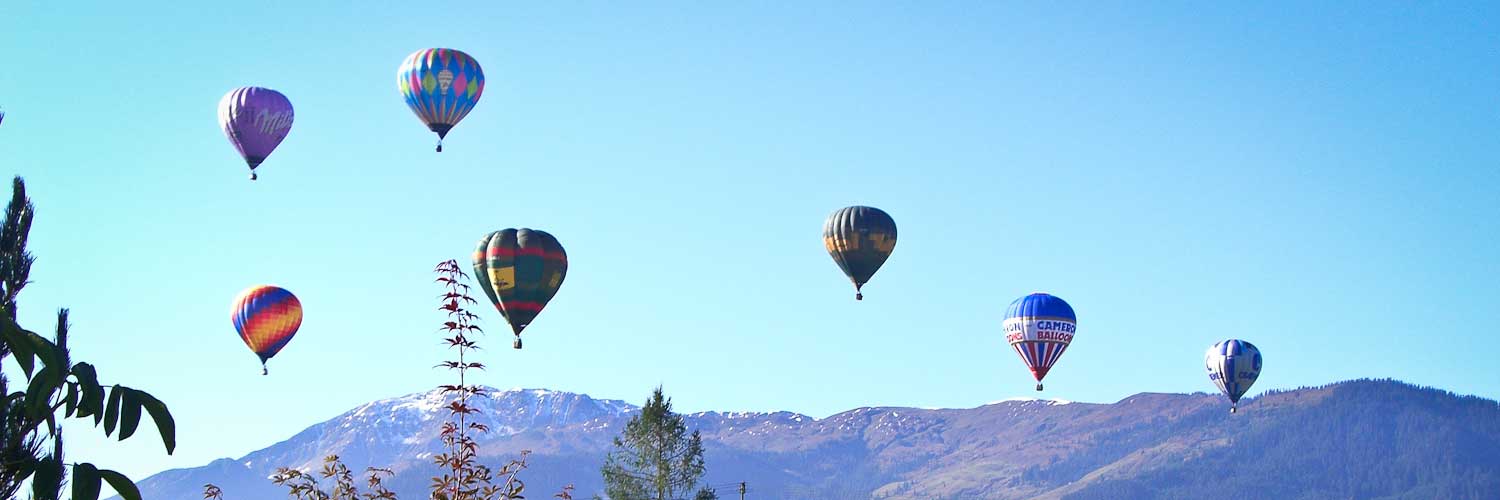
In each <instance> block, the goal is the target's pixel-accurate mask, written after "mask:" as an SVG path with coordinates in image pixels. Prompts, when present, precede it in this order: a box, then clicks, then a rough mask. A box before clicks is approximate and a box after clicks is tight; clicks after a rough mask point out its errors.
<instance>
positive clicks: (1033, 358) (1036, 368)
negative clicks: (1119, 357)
mask: <svg viewBox="0 0 1500 500" xmlns="http://www.w3.org/2000/svg"><path fill="white" fill-rule="evenodd" d="M1004 328H1005V340H1006V341H1007V342H1010V346H1011V347H1012V348H1014V349H1015V350H1016V354H1020V355H1021V361H1023V362H1025V363H1026V367H1027V368H1030V369H1031V375H1032V376H1033V377H1036V390H1038V391H1040V390H1042V378H1043V377H1046V376H1047V371H1048V370H1051V369H1052V365H1053V364H1055V363H1057V359H1058V358H1060V357H1062V353H1063V351H1065V350H1067V349H1068V344H1071V343H1073V333H1074V332H1075V331H1076V330H1077V329H1078V317H1077V316H1075V315H1074V314H1073V306H1070V305H1068V303H1067V302H1064V301H1063V299H1061V298H1058V297H1055V296H1052V295H1048V294H1045V293H1042V292H1037V293H1033V294H1031V295H1027V296H1025V297H1021V298H1019V299H1016V300H1015V302H1011V303H1010V307H1008V308H1006V309H1005V323H1004Z"/></svg>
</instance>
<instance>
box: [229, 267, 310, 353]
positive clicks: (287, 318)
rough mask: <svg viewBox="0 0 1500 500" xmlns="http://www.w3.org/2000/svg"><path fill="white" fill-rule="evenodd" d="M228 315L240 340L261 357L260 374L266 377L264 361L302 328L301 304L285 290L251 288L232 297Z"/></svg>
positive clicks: (265, 286) (284, 345)
mask: <svg viewBox="0 0 1500 500" xmlns="http://www.w3.org/2000/svg"><path fill="white" fill-rule="evenodd" d="M229 315H230V320H232V321H234V329H235V330H236V331H238V332H239V333H240V340H244V341H245V345H247V346H250V351H252V352H254V353H255V355H256V356H260V366H261V371H260V373H261V375H265V374H267V373H269V372H268V370H266V360H269V359H271V356H275V355H276V353H277V352H280V351H281V348H282V347H286V343H287V342H290V341H291V340H292V336H293V335H296V334H297V327H300V326H302V303H301V302H300V301H298V300H297V296H295V295H292V292H288V291H286V289H284V288H281V287H275V286H270V285H259V286H252V287H250V288H246V289H245V291H243V292H240V296H239V297H235V299H234V307H232V308H231V309H230V310H229Z"/></svg>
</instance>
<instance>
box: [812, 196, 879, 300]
mask: <svg viewBox="0 0 1500 500" xmlns="http://www.w3.org/2000/svg"><path fill="white" fill-rule="evenodd" d="M823 246H824V247H825V248H827V249H828V255H830V256H832V257H833V261H834V262H835V263H837V264H838V265H839V269H843V270H844V274H845V275H847V276H849V281H852V282H854V298H855V300H862V299H864V294H863V293H862V292H861V291H860V290H861V288H863V287H864V286H865V283H868V282H869V281H870V278H871V277H873V276H874V275H875V271H878V270H880V266H881V265H883V264H885V260H886V259H888V258H890V256H891V252H892V251H894V250H895V249H896V221H895V220H892V219H891V216H890V215H889V214H887V213H885V212H884V211H882V210H880V209H878V208H874V207H864V206H852V207H845V208H841V209H838V210H837V211H835V212H833V214H832V215H829V216H828V220H826V221H824V222H823Z"/></svg>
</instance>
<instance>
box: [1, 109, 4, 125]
mask: <svg viewBox="0 0 1500 500" xmlns="http://www.w3.org/2000/svg"><path fill="white" fill-rule="evenodd" d="M0 123H5V110H3V109H0Z"/></svg>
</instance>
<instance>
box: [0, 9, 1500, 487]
mask: <svg viewBox="0 0 1500 500" xmlns="http://www.w3.org/2000/svg"><path fill="white" fill-rule="evenodd" d="M427 47H453V48H459V49H462V50H465V51H467V52H469V53H470V54H472V55H473V56H474V57H476V58H477V59H478V60H479V61H480V62H481V64H483V66H484V69H485V73H486V77H487V82H488V88H487V89H486V90H485V94H484V97H483V99H482V101H481V102H480V103H479V105H478V107H477V108H476V109H475V110H474V112H473V113H472V114H470V115H469V117H468V118H467V119H466V120H465V121H464V122H463V123H462V124H460V125H459V126H458V127H457V128H456V129H455V131H454V132H453V133H452V134H451V135H450V136H449V140H448V141H447V148H446V151H445V152H444V153H442V154H434V153H433V152H432V143H433V142H434V141H433V139H434V138H433V137H432V135H431V134H430V133H428V132H427V131H426V129H425V128H424V127H422V126H421V125H420V124H419V123H418V121H417V119H416V118H415V117H414V116H413V115H412V113H411V112H410V111H408V110H407V108H406V106H405V105H404V103H403V102H402V100H401V98H400V96H399V95H398V94H397V91H396V83H395V73H396V68H397V66H398V65H399V64H400V62H401V60H402V58H404V57H405V56H406V55H407V54H409V53H411V52H413V51H415V50H418V49H421V48H427ZM0 53H4V54H5V55H6V64H5V69H4V70H0V106H3V108H4V109H5V111H6V112H7V113H8V115H9V116H8V117H7V118H6V120H5V122H4V124H3V125H0V165H3V167H4V169H3V172H0V173H3V174H5V175H11V174H19V175H22V176H25V178H26V180H27V183H28V186H29V187H30V191H31V193H32V195H33V197H34V199H35V200H36V204H37V219H36V226H35V230H34V231H33V233H32V246H31V247H32V250H33V251H34V252H35V253H36V254H37V255H38V256H39V260H38V262H37V264H36V268H35V271H34V273H33V279H34V280H35V283H34V284H33V285H31V286H30V287H28V288H27V289H26V291H25V293H24V294H23V295H22V297H21V310H20V311H21V318H22V320H23V324H25V325H27V326H28V327H30V328H32V329H36V330H39V331H45V330H48V329H50V328H51V315H52V314H53V311H54V310H55V309H56V308H58V307H70V308H72V310H73V315H74V316H73V317H74V329H73V332H74V337H73V339H74V343H75V349H74V351H75V355H76V356H77V357H78V358H79V359H84V360H89V361H92V362H94V363H96V364H97V365H98V366H99V367H100V370H101V373H102V376H103V377H104V378H105V380H106V381H107V382H110V383H123V384H127V385H131V386H134V387H138V388H143V389H146V390H148V391H150V392H152V393H154V394H156V395H157V396H159V397H160V398H161V399H163V400H164V401H166V402H167V403H168V404H169V405H170V406H171V409H172V411H173V414H174V415H176V417H177V420H178V423H179V428H178V431H179V439H180V441H181V444H180V447H179V449H178V452H177V454H176V455H175V456H172V457H168V456H166V455H164V454H163V453H162V452H161V447H160V444H159V443H157V442H154V441H153V439H154V437H153V436H152V435H150V434H142V435H141V437H139V438H133V439H132V440H131V442H126V443H106V442H104V440H103V439H102V438H96V437H94V436H95V435H96V434H99V433H98V432H97V431H92V430H85V429H84V427H85V424H82V423H76V422H75V423H72V424H70V428H71V429H76V432H72V433H71V434H70V436H71V440H70V441H69V444H70V447H71V449H72V450H73V453H74V456H73V458H74V459H78V460H92V461H94V462H96V463H99V464H100V465H102V466H105V467H114V468H118V469H121V470H123V471H125V472H127V473H129V474H131V475H132V476H134V477H136V478H137V479H139V478H143V477H145V476H146V475H147V474H149V473H152V472H155V471H158V470H162V469H165V468H170V467H184V466H196V465H199V464H203V463H206V462H207V461H209V460H211V459H213V458H217V457H225V456H233V457H238V456H240V455H242V454H244V453H246V452H249V451H251V450H254V449H258V448H261V447H263V446H266V445H269V444H271V443H274V442H276V441H279V440H281V439H284V438H286V437H289V436H290V435H292V434H293V433H294V432H296V431H298V430H300V429H302V428H304V427H306V426H307V425H310V424H312V423H315V422H318V421H322V420H324V419H326V418H329V417H332V416H334V415H336V414H338V413H340V412H343V411H345V410H347V409H349V408H351V407H354V406H356V405H358V404H361V403H363V402H366V401H369V400H373V399H377V398H383V397H388V396H394V395H399V394H404V393H409V392H416V391H423V390H427V389H430V388H432V387H433V386H435V385H437V384H439V383H445V382H448V381H449V380H450V378H449V375H448V374H447V373H446V372H444V371H440V370H434V369H432V368H431V367H432V365H434V364H436V363H437V362H439V361H440V360H442V359H444V357H445V350H444V349H443V348H442V346H440V345H439V343H438V337H439V336H438V334H437V333H436V332H435V328H434V327H435V326H436V325H437V324H438V323H439V322H440V321H441V319H442V316H441V314H440V313H439V312H438V311H437V310H436V309H435V307H436V304H435V302H434V297H435V295H436V294H437V293H438V288H437V287H436V285H435V284H433V283H432V276H431V274H430V270H431V268H432V266H433V265H434V264H435V263H437V262H438V261H440V260H443V259H449V258H456V259H461V260H462V259H467V257H468V254H469V252H470V251H471V249H472V248H473V244H474V242H475V241H477V239H478V238H479V236H481V235H482V234H484V233H485V232H487V231H491V230H496V229H500V228H506V227H534V228H540V229H545V230H548V231H550V232H552V233H553V234H555V235H556V236H557V237H558V238H559V239H560V240H561V241H562V242H563V244H564V245H565V246H566V248H567V251H568V254H569V257H570V259H571V264H570V269H569V271H570V273H569V274H568V277H567V281H566V283H565V284H564V286H563V288H562V290H561V293H559V294H558V296H557V297H556V299H554V300H553V302H552V304H551V305H549V306H548V307H547V309H546V311H544V312H543V313H542V314H541V316H540V318H539V319H538V321H537V322H536V323H534V324H532V326H531V327H530V329H528V330H527V332H526V335H527V336H526V339H527V342H526V349H525V350H523V351H514V350H511V349H510V348H509V347H508V344H509V339H508V335H506V334H504V333H503V332H504V331H505V327H504V326H503V323H502V322H501V319H500V317H499V315H498V314H497V313H494V312H493V310H492V309H488V308H485V309H484V319H485V322H486V323H485V324H486V326H488V327H489V329H490V331H492V332H495V334H493V335H491V336H489V337H487V338H486V339H485V343H486V345H487V346H488V347H489V348H490V349H488V350H486V351H484V352H483V353H482V355H481V359H482V360H483V361H485V362H487V363H489V365H490V366H491V368H492V369H491V370H490V371H488V372H486V373H484V374H483V375H481V376H480V377H479V382H481V383H484V384H488V385H493V386H498V387H513V386H523V387H545V388H551V389H558V390H566V391H575V392H584V393H588V394H591V395H593V396H596V397H605V398H618V399H626V400H629V401H632V402H639V401H640V400H643V399H644V398H645V396H647V395H648V393H649V391H650V389H651V388H652V387H653V386H655V385H656V384H665V387H666V389H667V392H668V394H669V395H670V396H672V397H674V399H675V401H676V404H677V407H678V409H679V410H682V411H701V410H710V409H713V410H783V409H784V410H791V411H797V412H802V413H806V414H810V415H813V416H817V417H823V416H827V415H829V414H832V413H836V412H839V411H843V410H847V409H851V408H855V407H859V406H867V405H905V406H923V407H973V406H978V405H981V404H984V403H986V402H989V401H993V400H998V399H1003V398H1006V397H1012V396H1018V395H1021V396H1029V395H1034V394H1035V393H1034V392H1033V391H1032V381H1031V380H1030V378H1029V376H1028V374H1027V373H1026V371H1025V369H1024V368H1023V367H1022V364H1021V362H1020V360H1019V359H1018V357H1017V356H1016V354H1015V353H1014V352H1013V351H1011V350H1010V349H1009V348H1007V347H1006V345H1005V343H1004V337H1003V334H1002V333H1001V331H1000V324H1001V320H1002V314H1003V312H1004V309H1005V306H1006V304H1008V303H1009V302H1010V301H1011V300H1013V299H1014V298H1016V297H1018V296H1020V295H1023V294H1026V293H1029V292H1032V291H1036V290H1045V291H1049V292H1052V293H1054V294H1056V295H1059V296H1061V297H1063V298H1065V299H1067V300H1068V301H1069V302H1070V303H1072V305H1073V306H1074V308H1075V309H1076V310H1077V311H1078V314H1079V318H1080V324H1079V332H1078V336H1077V339H1076V340H1075V342H1074V344H1073V346H1072V348H1071V349H1069V350H1068V352H1067V354H1066V355H1065V356H1063V358H1062V360H1061V361H1060V362H1059V363H1058V365H1057V368H1056V369H1055V370H1054V371H1053V372H1052V374H1051V375H1050V376H1049V377H1048V378H1047V387H1048V390H1047V392H1045V393H1044V395H1045V396H1047V397H1056V398H1063V399H1069V400H1076V401H1091V402H1113V401H1116V400H1118V399H1120V398H1123V397H1125V396H1127V395H1130V394H1134V393H1138V392H1143V391H1158V392H1193V391H1211V390H1213V386H1212V385H1211V384H1210V383H1209V381H1208V379H1207V377H1206V376H1205V374H1204V372H1203V368H1202V364H1201V363H1202V355H1203V351H1204V349H1205V348H1207V346H1208V345H1210V344H1212V343H1213V342H1215V341H1217V340H1221V339H1225V338H1242V339H1246V340H1250V341H1252V342H1254V343H1256V344H1257V345H1259V346H1260V347H1261V349H1262V350H1263V351H1264V352H1265V355H1266V360H1267V361H1266V369H1265V372H1264V375H1263V376H1262V377H1261V379H1260V382H1258V383H1257V384H1256V386H1255V388H1254V389H1253V390H1252V393H1259V392H1261V391H1263V390H1266V389H1273V388H1294V387H1297V386H1302V385H1318V384H1324V383H1328V382H1333V381H1338V380H1344V379H1350V378H1356V377H1395V378H1398V379H1401V380H1406V381H1410V382H1414V383H1419V384H1425V385H1432V386H1437V387H1441V388H1444V389H1449V390H1453V391H1456V392H1459V393H1464V394H1477V395H1481V396H1484V397H1488V398H1497V397H1500V370H1497V369H1496V368H1495V367H1496V362H1495V358H1494V356H1495V352H1496V350H1495V348H1494V344H1493V342H1492V341H1491V340H1492V339H1491V337H1492V336H1493V333H1495V331H1496V328H1495V325H1496V323H1497V320H1500V307H1496V306H1495V304H1496V302H1497V301H1500V285H1497V283H1496V281H1495V278H1496V276H1497V275H1500V266H1497V262H1500V250H1497V249H1496V248H1497V245H1500V194H1497V193H1500V147H1497V146H1500V8H1497V6H1496V5H1495V4H1486V3H1483V2H1452V3H1436V4H1434V3H1417V2H1373V3H1361V4H1359V5H1351V4H1344V3H1338V2H1319V3H1313V4H1307V3H1295V4H1293V3H1282V4H1275V5H1269V4H1268V5H1235V6H1218V5H1204V4H1202V3H1198V2H1152V3H1150V4H1149V5H1139V4H1136V3H1133V2H1121V3H1095V4H1091V5H1088V6H1083V5H1071V6H1061V5H1051V4H1047V5H1042V3H1040V2H1035V3H1020V2H969V3H960V2H947V3H942V4H934V3H906V2H868V3H866V2H857V3H834V2H819V3H818V5H817V6H812V7H809V6H800V5H793V4H784V5H772V4H768V3H763V2H753V3H747V4H744V5H725V4H723V3H718V2H716V3H714V4H712V5H708V4H692V3H685V2H671V3H663V4H655V5H650V6H642V5H628V6H627V5H624V4H607V3H587V4H573V5H567V6H558V5H552V4H546V3H543V4H530V5H524V4H523V5H505V6H500V5H496V3H495V2H453V3H444V4H441V6H439V5H437V4H433V5H425V4H420V5H419V4H412V3H394V2H392V3H387V4H385V5H381V6H374V5H371V4H365V3H359V2H294V1H285V2H240V3H238V4H236V5H235V6H234V7H228V6H223V5H214V6H210V5H199V4H197V3H184V2H124V3H121V2H93V3H89V4H86V5H85V4H71V3H70V4H63V3H55V2H54V3H46V2H6V3H5V4H3V5H0ZM245 85H259V86H266V87H271V88H275V89H278V90H280V91H281V92H283V93H285V94H286V95H287V96H288V97H289V98H290V99H291V101H292V102H293V104H294V105H295V106H296V112H297V118H296V124H295V125H294V126H293V128H292V131H291V135H290V137H289V138H288V139H287V140H286V142H285V143H283V144H282V145H281V147H280V148H279V149H278V150H277V151H276V152H275V154H273V155H272V156H271V157H270V159H269V160H268V161H267V162H266V164H265V165H264V166H263V167H262V168H261V169H260V172H261V180H260V181H258V182H254V183H252V182H250V181H248V180H247V179H246V171H245V168H244V165H243V164H242V162H241V161H240V159H239V158H238V156H237V155H236V154H235V152H234V151H233V149H232V148H231V147H230V145H229V143H228V142H227V141H226V140H225V138H224V136H223V134H222V133H221V132H220V130H219V129H218V127H217V124H216V121H215V120H216V106H217V103H218V101H219V98H220V97H221V96H222V95H223V94H224V93H225V92H227V91H228V90H230V89H231V88H234V87H238V86H245ZM853 204H868V205H873V206H877V207H881V208H883V209H885V210H886V211H888V212H889V213H890V214H892V216H893V217H894V218H895V220H896V222H897V224H898V225H899V226H900V231H901V232H900V243H899V244H898V245H897V247H896V250H895V253H894V255H893V256H892V257H891V259H890V261H889V262H887V263H886V265H885V267H884V268H883V269H882V270H881V271H880V272H879V273H878V274H877V275H876V276H875V279H874V280H873V281H872V282H871V284H870V285H869V286H868V287H867V288H866V300H865V301H864V302H855V301H854V300H853V297H852V295H853V293H852V290H851V289H850V286H849V284H848V283H847V281H846V280H845V278H844V277H843V275H842V274H841V273H840V272H839V271H838V269H837V267H836V266H835V265H834V263H833V262H832V261H831V260H830V259H829V257H828V256H827V255H826V253H825V252H824V250H823V245H822V242H821V240H820V231H821V225H822V222H823V218H824V217H825V216H827V215H828V214H829V213H830V212H832V211H833V210H835V209H837V208H839V207H842V206H846V205H853ZM259 283H271V284H277V285H281V286H284V287H287V288H289V289H291V290H292V291H293V292H295V293H296V294H297V295H298V296H299V297H300V298H301V300H302V303H303V304H304V306H305V308H306V310H307V316H306V321H305V322H304V324H303V326H302V329H301V332H300V333H299V334H298V335H297V337H296V338H295V339H294V340H293V341H292V342H291V344H290V345H289V346H288V347H287V348H286V349H285V350H284V351H282V353H281V354H280V355H279V356H277V357H276V358H275V359H274V360H272V362H271V375H270V376H269V377H262V376H261V375H260V367H259V363H257V360H256V359H255V357H254V356H253V355H251V354H250V352H249V351H248V350H247V349H246V348H245V346H244V345H243V344H242V343H241V342H240V340H239V339H238V338H237V337H236V336H235V333H234V330H233V328H232V327H231V325H230V321H229V314H228V310H229V303H230V301H231V300H232V299H233V298H234V296H235V295H236V294H237V293H238V292H239V291H240V290H241V289H243V288H245V287H246V286H249V285H252V284H259ZM147 431H149V429H147Z"/></svg>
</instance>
